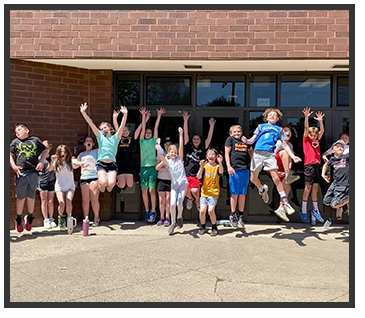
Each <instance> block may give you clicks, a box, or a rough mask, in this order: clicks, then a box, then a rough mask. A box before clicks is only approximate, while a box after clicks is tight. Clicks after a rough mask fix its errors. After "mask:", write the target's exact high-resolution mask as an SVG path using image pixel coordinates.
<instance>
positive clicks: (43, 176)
mask: <svg viewBox="0 0 365 318" xmlns="http://www.w3.org/2000/svg"><path fill="white" fill-rule="evenodd" d="M39 159H40V157H39ZM51 161H52V160H51V157H48V158H47V159H46V160H45V161H44V166H43V169H42V171H39V173H38V180H39V182H42V183H44V182H52V181H54V180H55V179H56V176H55V174H54V172H53V171H48V167H49V164H50V162H51Z"/></svg>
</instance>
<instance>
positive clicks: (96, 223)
mask: <svg viewBox="0 0 365 318" xmlns="http://www.w3.org/2000/svg"><path fill="white" fill-rule="evenodd" d="M99 225H100V218H94V223H93V225H92V226H94V227H96V226H99Z"/></svg>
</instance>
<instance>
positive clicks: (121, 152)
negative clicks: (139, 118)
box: [116, 136, 136, 166]
mask: <svg viewBox="0 0 365 318" xmlns="http://www.w3.org/2000/svg"><path fill="white" fill-rule="evenodd" d="M135 143H136V141H135V140H134V138H133V137H130V136H128V137H122V138H120V141H119V144H118V152H117V156H116V160H117V164H118V166H122V165H132V164H133V147H134V145H135Z"/></svg>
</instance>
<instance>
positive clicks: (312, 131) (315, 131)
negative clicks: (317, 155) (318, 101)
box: [308, 127, 319, 136]
mask: <svg viewBox="0 0 365 318" xmlns="http://www.w3.org/2000/svg"><path fill="white" fill-rule="evenodd" d="M308 134H309V135H316V136H318V135H319V129H318V128H317V127H309V128H308Z"/></svg>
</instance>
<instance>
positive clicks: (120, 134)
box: [117, 106, 128, 139]
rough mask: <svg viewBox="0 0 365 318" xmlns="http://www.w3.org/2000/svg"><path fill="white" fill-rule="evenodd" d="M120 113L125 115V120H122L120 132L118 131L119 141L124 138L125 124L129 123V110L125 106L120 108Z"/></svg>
mask: <svg viewBox="0 0 365 318" xmlns="http://www.w3.org/2000/svg"><path fill="white" fill-rule="evenodd" d="M120 111H121V112H122V113H123V119H122V122H121V124H120V127H119V128H118V131H117V134H118V135H117V136H118V138H119V139H120V138H122V134H123V129H124V127H125V124H126V123H127V116H128V108H127V107H125V106H120Z"/></svg>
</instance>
